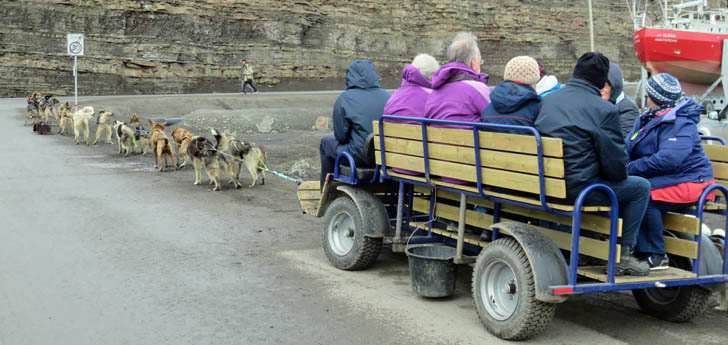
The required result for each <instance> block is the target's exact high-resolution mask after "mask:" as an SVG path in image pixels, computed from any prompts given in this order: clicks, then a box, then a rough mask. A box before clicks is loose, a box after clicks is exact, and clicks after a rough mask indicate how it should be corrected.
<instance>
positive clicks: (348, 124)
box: [319, 60, 390, 188]
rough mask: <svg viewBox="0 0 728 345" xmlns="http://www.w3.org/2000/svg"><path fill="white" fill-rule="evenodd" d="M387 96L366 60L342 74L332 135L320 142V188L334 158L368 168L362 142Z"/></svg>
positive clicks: (356, 62)
mask: <svg viewBox="0 0 728 345" xmlns="http://www.w3.org/2000/svg"><path fill="white" fill-rule="evenodd" d="M389 96H390V95H389V93H388V92H387V91H385V90H384V89H382V88H380V87H379V77H378V76H377V72H375V71H374V65H373V64H372V63H371V62H370V61H368V60H355V61H354V62H352V63H351V65H349V68H348V69H347V70H346V91H344V92H342V93H341V95H339V98H338V99H337V100H336V103H335V104H334V114H333V117H334V135H333V136H328V137H324V138H322V139H321V145H320V146H319V152H320V154H321V187H320V188H323V186H324V181H325V180H326V175H327V174H329V173H333V172H334V162H335V161H336V156H337V155H338V154H339V153H341V152H343V151H346V152H349V153H350V154H351V155H352V156H353V157H354V161H355V163H356V165H357V166H369V165H370V164H371V163H370V162H369V161H367V160H366V159H365V158H364V142H365V141H366V139H367V137H368V136H369V134H370V133H372V121H374V120H378V119H379V118H380V117H381V116H382V112H383V111H384V105H385V104H387V100H389Z"/></svg>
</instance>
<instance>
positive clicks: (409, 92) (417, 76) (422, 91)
mask: <svg viewBox="0 0 728 345" xmlns="http://www.w3.org/2000/svg"><path fill="white" fill-rule="evenodd" d="M438 68H440V64H439V63H437V60H435V58H434V57H432V56H431V55H428V54H419V55H417V56H416V57H415V59H414V60H412V63H411V64H409V65H407V66H405V67H404V69H403V70H402V86H400V88H399V89H398V90H397V91H395V92H394V94H393V95H392V97H390V98H389V101H387V105H385V106H384V114H385V115H396V116H407V117H425V103H426V102H427V96H428V95H429V94H430V93H431V92H432V83H431V82H430V78H431V77H432V73H435V71H437V69H438ZM384 121H386V122H396V123H409V124H419V123H420V122H419V121H415V120H412V121H407V120H384ZM392 170H394V171H396V172H399V173H403V174H408V175H422V173H420V172H417V171H412V170H407V169H399V168H392Z"/></svg>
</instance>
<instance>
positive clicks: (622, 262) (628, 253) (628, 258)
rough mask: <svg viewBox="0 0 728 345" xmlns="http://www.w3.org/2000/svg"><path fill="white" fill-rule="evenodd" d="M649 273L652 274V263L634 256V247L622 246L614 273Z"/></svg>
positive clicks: (632, 274)
mask: <svg viewBox="0 0 728 345" xmlns="http://www.w3.org/2000/svg"><path fill="white" fill-rule="evenodd" d="M648 274H650V265H649V264H647V262H644V261H640V260H638V259H637V258H636V257H634V255H633V254H632V247H629V246H622V250H621V253H620V258H619V263H618V264H616V265H614V275H615V276H646V275H648Z"/></svg>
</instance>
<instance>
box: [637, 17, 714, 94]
mask: <svg viewBox="0 0 728 345" xmlns="http://www.w3.org/2000/svg"><path fill="white" fill-rule="evenodd" d="M716 31H717V30H716ZM726 39H728V32H726V33H725V34H722V33H711V32H698V31H687V30H674V29H657V28H654V29H653V28H642V29H640V30H639V31H637V32H635V33H634V48H635V51H636V52H637V59H639V60H640V62H641V63H642V65H643V66H644V67H645V69H647V70H648V71H649V72H651V73H652V74H657V73H669V74H671V75H673V76H675V77H677V78H678V79H679V80H680V81H681V82H688V83H694V84H700V85H710V84H712V83H713V82H715V81H716V80H717V79H718V78H719V77H720V74H721V70H720V66H721V57H722V53H723V40H726Z"/></svg>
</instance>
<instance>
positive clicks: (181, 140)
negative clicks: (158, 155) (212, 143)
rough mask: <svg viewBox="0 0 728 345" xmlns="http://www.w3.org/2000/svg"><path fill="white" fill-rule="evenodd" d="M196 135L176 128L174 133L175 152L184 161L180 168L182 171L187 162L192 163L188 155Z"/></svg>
mask: <svg viewBox="0 0 728 345" xmlns="http://www.w3.org/2000/svg"><path fill="white" fill-rule="evenodd" d="M194 137H195V135H194V134H192V132H190V131H188V130H186V129H184V128H175V129H174V130H173V131H172V138H173V139H174V144H175V145H174V147H175V151H176V152H177V153H178V154H179V155H181V156H182V158H183V159H184V160H183V161H182V164H181V165H180V166H179V167H180V169H182V167H184V166H185V165H186V164H187V162H189V161H190V156H189V155H188V154H187V146H189V145H190V140H192V138H194Z"/></svg>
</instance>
